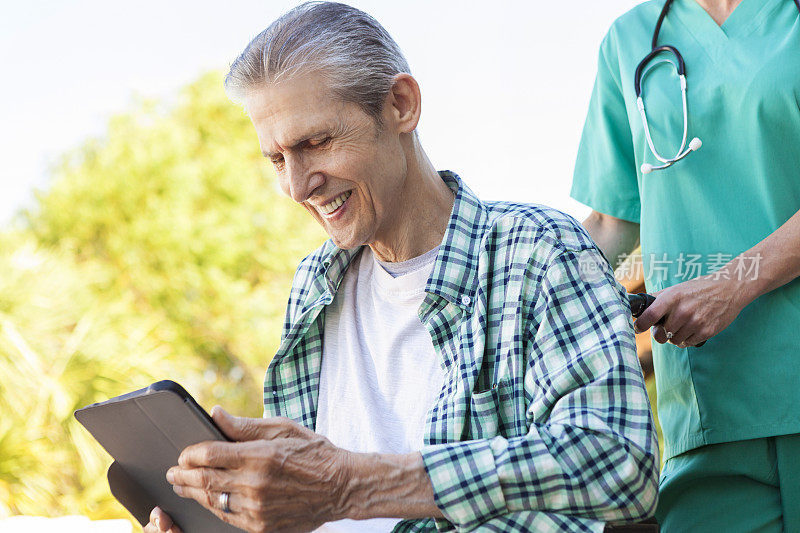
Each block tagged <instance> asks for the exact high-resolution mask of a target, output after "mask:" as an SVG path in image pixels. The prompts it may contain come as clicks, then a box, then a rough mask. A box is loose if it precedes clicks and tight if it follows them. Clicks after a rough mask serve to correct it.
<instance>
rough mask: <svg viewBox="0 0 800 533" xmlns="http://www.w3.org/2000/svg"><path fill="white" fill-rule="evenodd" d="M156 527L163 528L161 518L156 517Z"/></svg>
mask: <svg viewBox="0 0 800 533" xmlns="http://www.w3.org/2000/svg"><path fill="white" fill-rule="evenodd" d="M156 527H157V528H158V529H161V519H159V518H156Z"/></svg>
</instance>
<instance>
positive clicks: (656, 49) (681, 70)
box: [633, 0, 800, 174]
mask: <svg viewBox="0 0 800 533" xmlns="http://www.w3.org/2000/svg"><path fill="white" fill-rule="evenodd" d="M794 3H795V5H796V6H797V10H798V11H800V0H794ZM671 4H672V0H666V2H664V7H663V8H661V14H660V15H659V16H658V22H656V28H655V30H654V31H653V43H652V46H651V48H652V49H651V50H650V53H649V54H647V55H646V56H644V59H642V60H641V61H640V62H639V65H638V66H637V67H636V75H635V76H634V79H633V83H634V87H635V88H636V107H637V108H638V109H639V114H640V115H641V116H642V125H643V126H644V136H645V138H646V139H647V144H648V146H649V147H650V151H651V152H652V153H653V155H654V156H655V158H656V159H658V160H659V161H661V163H663V164H661V165H651V164H650V163H642V166H641V171H642V174H649V173H650V172H652V171H654V170H661V169H664V168H669V167H671V166H672V165H674V164H675V163H677V162H678V161H680V160H681V159H683V158H684V157H686V156H687V155H689V154H690V153H692V152H694V151H695V150H697V149H699V148H700V147H701V146H702V145H703V142H702V141H701V140H700V139H699V138H698V137H694V138H692V140H691V141H689V146H688V147H687V146H686V136H687V133H688V127H689V120H688V119H689V115H688V111H687V108H686V63H685V62H684V61H683V56H681V53H680V52H678V49H677V48H675V47H674V46H669V45H663V46H658V34H659V32H660V31H661V24H662V23H663V22H664V17H666V16H667V12H668V11H669V6H670V5H671ZM661 52H669V53H671V54H672V55H673V56H675V59H676V60H677V65H676V64H675V63H674V62H672V61H671V60H669V59H662V60H661V61H659V62H658V63H664V62H666V63H671V64H672V65H673V66H674V67H675V69H676V70H677V72H678V78H679V80H680V84H681V99H682V100H683V139H682V140H681V147H680V148H678V152H677V153H676V154H675V155H674V156H673V157H663V156H661V154H659V153H658V151H657V150H656V147H655V145H654V144H653V139H652V137H651V136H650V127H649V126H648V125H647V114H646V113H645V111H644V100H642V79H643V77H644V75H645V74H647V73H648V72H649V71H650V69H649V68H648V69H647V70H645V67H646V66H647V64H648V63H649V62H650V60H651V59H653V58H654V57H655V56H656V55H658V54H660V53H661Z"/></svg>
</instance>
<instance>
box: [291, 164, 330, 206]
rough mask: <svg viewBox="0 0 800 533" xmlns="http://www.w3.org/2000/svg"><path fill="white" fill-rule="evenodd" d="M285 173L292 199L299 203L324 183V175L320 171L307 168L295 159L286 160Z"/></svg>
mask: <svg viewBox="0 0 800 533" xmlns="http://www.w3.org/2000/svg"><path fill="white" fill-rule="evenodd" d="M286 173H287V174H288V178H289V192H290V194H291V197H292V200H294V201H295V202H297V203H299V204H301V203H303V202H305V201H306V200H308V199H309V198H310V197H311V196H312V195H313V193H314V191H315V190H316V189H317V188H318V187H319V186H320V185H322V184H323V183H325V177H324V175H323V174H322V173H321V172H318V171H315V170H312V169H309V168H308V167H307V166H305V165H304V164H303V162H302V161H300V160H297V159H295V160H292V161H289V160H287V165H286Z"/></svg>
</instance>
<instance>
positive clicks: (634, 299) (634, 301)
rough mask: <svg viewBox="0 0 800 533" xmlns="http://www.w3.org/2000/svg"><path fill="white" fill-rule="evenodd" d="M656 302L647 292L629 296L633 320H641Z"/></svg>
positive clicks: (698, 345) (702, 343) (659, 322)
mask: <svg viewBox="0 0 800 533" xmlns="http://www.w3.org/2000/svg"><path fill="white" fill-rule="evenodd" d="M655 301H656V297H655V296H653V295H652V294H647V293H646V292H640V293H638V294H629V295H628V303H629V304H630V306H631V314H632V315H633V318H639V316H641V314H642V313H644V310H645V309H647V308H648V307H650V304H652V303H653V302H655ZM662 322H663V319H661V320H659V321H658V322H656V324H661V323H662ZM705 343H706V341H703V342H701V343H700V344H697V345H696V346H697V347H698V348H699V347H700V346H702V345H704V344H705Z"/></svg>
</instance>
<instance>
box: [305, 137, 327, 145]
mask: <svg viewBox="0 0 800 533" xmlns="http://www.w3.org/2000/svg"><path fill="white" fill-rule="evenodd" d="M330 140H331V138H330V137H323V138H321V139H311V140H309V141H308V144H309V145H310V146H314V147H319V146H325V145H326V144H328V143H329V142H330Z"/></svg>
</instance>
